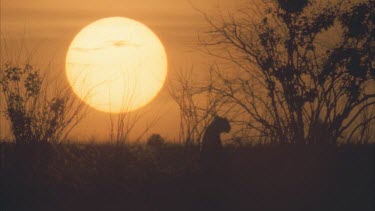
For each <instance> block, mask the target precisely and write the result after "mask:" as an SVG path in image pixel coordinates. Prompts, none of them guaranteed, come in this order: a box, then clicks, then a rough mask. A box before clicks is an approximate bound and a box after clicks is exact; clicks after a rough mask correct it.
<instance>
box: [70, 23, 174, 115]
mask: <svg viewBox="0 0 375 211" xmlns="http://www.w3.org/2000/svg"><path fill="white" fill-rule="evenodd" d="M66 75H67V77H68V80H69V83H70V84H71V86H72V88H73V90H74V92H75V93H76V94H77V95H78V96H79V97H80V98H81V99H82V100H83V101H85V102H86V103H87V104H89V105H90V106H91V107H93V108H95V109H97V110H100V111H104V112H112V113H120V112H128V111H132V110H135V109H138V108H140V107H142V106H144V105H146V104H147V103H149V102H150V101H151V100H152V99H153V98H154V97H155V96H156V95H157V94H158V92H159V91H160V89H161V88H162V86H163V84H164V81H165V78H166V75H167V56H166V53H165V50H164V47H163V44H162V43H161V41H160V40H159V38H158V37H157V36H156V35H155V34H154V33H153V32H152V31H151V30H150V29H149V28H148V27H147V26H145V25H143V24H142V23H140V22H137V21H134V20H132V19H128V18H123V17H111V18H105V19H100V20H98V21H95V22H93V23H91V24H89V25H88V26H86V27H85V28H83V29H82V30H81V31H80V32H79V33H78V34H77V35H76V37H75V38H74V40H73V41H72V43H71V45H70V47H69V50H68V53H67V57H66Z"/></svg>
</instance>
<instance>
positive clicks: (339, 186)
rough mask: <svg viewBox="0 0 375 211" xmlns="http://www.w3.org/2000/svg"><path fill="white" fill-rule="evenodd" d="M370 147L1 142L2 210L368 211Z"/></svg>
mask: <svg viewBox="0 0 375 211" xmlns="http://www.w3.org/2000/svg"><path fill="white" fill-rule="evenodd" d="M374 149H375V148H374V146H373V145H367V146H365V145H343V146H338V147H336V146H335V147H333V146H301V147H297V146H291V145H289V146H252V147H250V146H249V147H240V148H238V147H237V148H236V147H230V146H227V147H226V148H225V160H226V162H225V164H223V166H222V169H223V170H222V171H220V172H219V173H217V174H216V175H211V177H212V178H207V176H206V177H205V176H202V172H203V171H202V169H201V168H200V165H199V149H198V148H191V149H189V150H187V149H186V148H184V147H182V146H181V145H173V144H166V145H163V146H146V145H135V144H134V145H121V146H118V145H115V144H76V143H75V144H69V143H65V144H55V145H47V144H46V145H40V144H39V145H37V146H33V145H15V144H12V143H1V145H0V150H1V153H0V155H1V157H0V158H1V160H0V161H1V171H0V172H1V184H0V185H1V186H0V210H4V211H12V210H79V211H83V210H147V211H149V210H374V204H375V201H374V197H375V195H374Z"/></svg>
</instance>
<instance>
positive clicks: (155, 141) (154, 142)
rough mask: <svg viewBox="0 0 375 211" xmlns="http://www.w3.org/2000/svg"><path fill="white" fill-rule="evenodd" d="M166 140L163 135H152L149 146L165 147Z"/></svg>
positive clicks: (148, 140)
mask: <svg viewBox="0 0 375 211" xmlns="http://www.w3.org/2000/svg"><path fill="white" fill-rule="evenodd" d="M164 143H165V140H164V138H163V137H161V135H159V134H152V135H151V136H150V137H149V138H148V139H147V145H148V146H153V147H160V146H162V145H164Z"/></svg>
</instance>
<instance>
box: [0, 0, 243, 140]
mask: <svg viewBox="0 0 375 211" xmlns="http://www.w3.org/2000/svg"><path fill="white" fill-rule="evenodd" d="M0 2H1V34H2V37H3V38H5V39H6V40H7V43H8V44H10V43H12V44H13V41H14V42H15V43H17V44H19V45H17V46H23V47H25V48H26V49H27V50H29V51H31V52H32V54H33V57H34V59H35V60H37V61H38V63H41V64H47V63H52V67H53V68H51V71H60V72H63V71H64V62H65V57H66V53H67V50H68V47H69V44H70V43H71V41H72V39H73V38H74V36H75V35H76V34H77V33H78V32H79V31H80V30H81V29H82V28H83V27H85V26H86V25H88V24H90V23H91V22H93V21H95V20H98V19H101V18H105V17H112V16H123V17H127V18H132V19H135V20H138V21H140V22H142V23H144V24H145V25H147V26H149V27H150V28H151V29H152V30H153V31H154V32H155V33H156V34H157V35H158V36H159V38H160V39H161V41H162V43H163V44H164V46H165V49H166V52H167V57H168V65H169V68H168V72H169V74H168V77H169V78H170V77H171V76H173V72H174V71H177V70H181V69H187V68H190V67H191V66H194V68H195V69H196V70H197V71H198V72H199V71H205V70H206V68H205V67H207V66H208V65H209V64H210V63H211V62H212V61H210V60H207V56H204V55H202V54H201V53H199V52H198V51H196V50H195V49H196V47H197V45H196V43H197V34H198V33H200V32H203V31H204V30H205V29H207V27H206V22H205V20H204V18H203V17H202V15H201V14H200V13H199V12H197V11H196V10H195V9H194V8H193V6H192V5H194V6H195V7H197V8H199V9H200V10H202V11H205V12H208V13H214V12H215V11H216V12H217V11H218V10H217V8H219V7H220V8H221V9H223V10H231V9H235V8H237V7H238V6H239V5H241V4H243V3H244V2H246V1H244V0H235V1H233V0H226V1H225V0H204V1H202V0H190V1H188V0H137V1H135V0H80V1H77V0H64V1H57V0H1V1H0ZM20 43H21V44H20ZM14 48H19V47H14ZM1 56H2V59H3V58H5V56H4V54H3V52H2V55H1ZM62 76H64V77H65V75H64V74H62ZM167 80H168V79H167ZM61 81H66V79H65V78H61ZM167 86H168V85H167V84H166V85H165V86H164V88H163V89H162V91H161V93H160V94H159V95H158V97H157V98H156V99H155V100H154V101H153V102H152V103H151V104H149V106H146V107H145V108H144V110H145V111H148V114H147V117H146V118H145V119H144V121H143V123H142V124H141V125H140V128H142V127H144V124H146V122H147V121H151V120H152V119H153V118H154V116H155V114H162V118H160V120H159V121H158V123H157V125H155V126H154V127H153V129H152V131H150V132H149V134H150V133H152V132H156V133H160V134H161V135H162V136H164V137H167V138H169V139H173V138H176V137H177V134H178V129H179V128H178V127H179V112H178V108H177V105H176V104H175V103H174V102H173V101H172V100H171V98H170V97H169V95H168V90H167ZM89 111H90V113H89V115H88V117H87V118H86V119H85V120H84V121H83V122H82V123H81V124H80V125H79V126H78V127H77V128H76V130H74V131H73V133H72V137H74V138H75V139H77V138H78V139H81V140H87V139H89V138H90V137H93V136H94V137H97V138H98V139H103V138H105V137H106V136H108V129H109V127H108V120H109V115H108V114H106V113H101V112H98V111H96V110H94V109H90V110H89ZM0 123H1V125H0V126H1V127H0V129H1V135H0V136H1V137H4V136H7V134H8V133H7V132H6V126H5V122H4V118H3V117H2V118H1V121H0Z"/></svg>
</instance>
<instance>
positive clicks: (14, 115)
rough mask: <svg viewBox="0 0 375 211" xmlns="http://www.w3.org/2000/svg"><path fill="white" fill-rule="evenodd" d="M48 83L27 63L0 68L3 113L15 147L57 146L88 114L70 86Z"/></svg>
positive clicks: (49, 79)
mask: <svg viewBox="0 0 375 211" xmlns="http://www.w3.org/2000/svg"><path fill="white" fill-rule="evenodd" d="M54 79H56V78H54ZM57 79H58V78H57ZM51 80H53V79H51V78H48V77H46V74H43V75H41V71H40V70H39V69H35V68H34V67H33V66H32V65H31V64H29V63H26V64H25V65H24V66H21V65H19V64H14V63H11V62H8V63H5V64H4V66H2V67H1V69H0V88H1V93H2V97H1V99H2V109H4V113H5V114H6V117H7V119H8V120H9V123H10V129H11V132H12V134H13V136H14V138H15V141H16V143H39V142H58V141H60V140H62V139H65V138H66V137H67V135H68V134H69V132H70V131H71V130H72V129H73V128H74V127H75V126H76V125H77V124H78V123H79V122H80V121H81V120H82V119H83V118H84V117H85V115H86V114H87V106H86V104H85V103H84V102H83V101H79V100H77V98H75V97H74V95H73V93H72V91H71V90H70V87H69V86H65V87H59V86H57V85H56V84H58V83H56V82H54V84H53V85H52V84H51V83H50V82H51Z"/></svg>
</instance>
